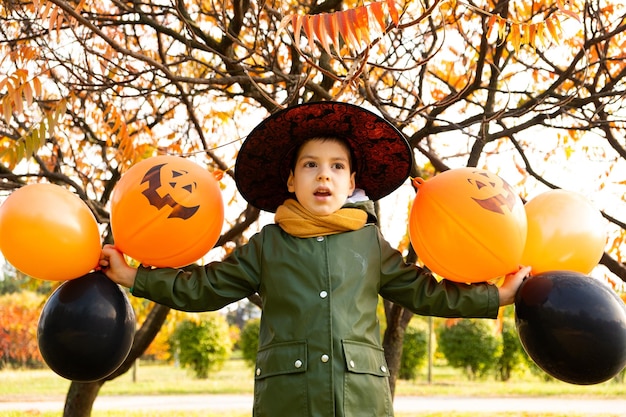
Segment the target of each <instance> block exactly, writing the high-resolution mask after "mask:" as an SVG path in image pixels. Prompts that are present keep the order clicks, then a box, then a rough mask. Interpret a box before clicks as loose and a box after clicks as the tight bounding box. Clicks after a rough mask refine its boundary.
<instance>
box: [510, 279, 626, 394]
mask: <svg viewBox="0 0 626 417" xmlns="http://www.w3.org/2000/svg"><path fill="white" fill-rule="evenodd" d="M515 322H516V327H517V331H518V335H519V338H520V341H521V342H522V345H523V346H524V349H525V350H526V352H527V353H528V356H530V358H531V359H532V360H533V361H534V362H535V363H536V364H537V365H538V366H539V367H540V368H541V369H543V370H544V371H545V372H546V373H547V374H549V375H551V376H553V377H554V378H557V379H559V380H561V381H564V382H568V383H571V384H578V385H590V384H597V383H600V382H604V381H607V380H609V379H610V378H612V377H614V376H615V375H617V374H618V373H619V372H620V371H621V370H622V369H624V367H625V366H626V306H625V305H624V302H623V301H622V300H621V299H620V298H619V297H618V295H617V294H616V293H615V292H614V291H613V290H612V289H611V288H610V287H609V286H608V285H607V284H605V283H603V282H601V281H599V280H597V279H594V278H591V277H588V276H587V275H584V274H581V273H578V272H572V271H551V272H544V273H541V274H538V275H535V276H533V277H530V278H527V279H526V280H525V281H524V282H523V283H522V285H521V287H520V289H519V291H518V293H517V296H516V299H515Z"/></svg>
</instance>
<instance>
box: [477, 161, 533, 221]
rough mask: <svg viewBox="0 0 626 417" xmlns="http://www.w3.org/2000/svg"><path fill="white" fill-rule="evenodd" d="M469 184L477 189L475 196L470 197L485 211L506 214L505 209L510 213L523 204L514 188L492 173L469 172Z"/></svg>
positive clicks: (482, 171)
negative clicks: (517, 205) (516, 206)
mask: <svg viewBox="0 0 626 417" xmlns="http://www.w3.org/2000/svg"><path fill="white" fill-rule="evenodd" d="M467 182H468V183H469V184H471V185H472V186H474V187H475V188H476V189H475V190H474V191H473V192H474V194H473V195H469V196H470V197H471V198H472V200H474V201H475V202H477V203H478V204H479V205H480V206H481V207H482V208H484V209H485V210H489V211H493V212H494V213H500V214H504V208H506V209H508V211H509V212H510V211H512V210H513V208H514V207H515V205H516V204H520V203H521V200H520V199H519V197H518V196H517V195H516V194H515V192H514V190H513V188H512V187H511V186H510V185H509V184H508V183H506V182H505V181H503V180H502V178H500V177H498V176H497V175H495V174H492V173H491V172H488V171H484V170H477V171H472V172H468V174H467Z"/></svg>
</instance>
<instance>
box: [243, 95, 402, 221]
mask: <svg viewBox="0 0 626 417" xmlns="http://www.w3.org/2000/svg"><path fill="white" fill-rule="evenodd" d="M314 137H336V138H340V139H343V140H345V141H347V142H348V144H349V145H350V147H351V149H352V156H353V158H354V161H353V162H354V163H355V164H356V172H357V174H356V187H357V188H361V189H363V190H365V193H366V194H367V195H368V197H369V198H370V199H371V200H379V199H381V198H383V197H384V196H386V195H388V194H390V193H391V192H393V191H394V190H396V189H397V188H398V187H399V186H400V185H402V184H403V183H404V181H405V180H406V179H407V178H408V176H409V174H410V172H411V165H412V161H413V159H412V154H411V148H410V146H409V144H408V143H407V141H406V139H405V138H404V136H403V135H402V133H401V132H400V131H398V129H396V128H395V127H394V126H393V125H392V124H390V123H389V122H387V121H386V120H385V119H383V118H382V117H380V116H378V115H376V114H375V113H372V112H371V111H369V110H366V109H363V108H361V107H359V106H356V105H353V104H348V103H340V102H332V101H322V102H314V103H306V104H300V105H297V106H293V107H288V108H286V109H283V110H280V111H278V112H276V113H274V114H272V115H271V116H269V117H268V118H267V119H265V120H264V121H263V122H261V123H260V124H259V125H258V126H256V127H255V128H254V129H253V130H252V132H250V134H249V135H248V137H247V139H246V140H245V141H244V143H243V144H242V145H241V149H240V150H239V155H238V156H237V161H236V163H235V182H236V184H237V188H238V189H239V192H240V193H241V195H242V196H243V198H245V199H246V201H248V203H250V204H251V205H253V206H255V207H257V208H258V209H260V210H265V211H269V212H275V211H276V209H277V208H278V206H280V205H281V204H283V202H284V201H285V200H286V199H288V198H293V195H292V194H291V193H289V191H288V190H287V179H288V178H289V172H290V169H291V166H290V165H291V162H292V160H293V158H294V152H295V150H296V149H298V147H299V146H300V144H301V143H302V142H303V141H305V140H307V139H311V138H314Z"/></svg>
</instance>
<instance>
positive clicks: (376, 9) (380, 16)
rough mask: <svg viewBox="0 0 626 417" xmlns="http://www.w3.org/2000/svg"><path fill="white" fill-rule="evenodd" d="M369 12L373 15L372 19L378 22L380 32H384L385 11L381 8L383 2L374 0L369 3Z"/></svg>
mask: <svg viewBox="0 0 626 417" xmlns="http://www.w3.org/2000/svg"><path fill="white" fill-rule="evenodd" d="M369 8H370V13H371V14H372V16H374V20H375V21H376V23H377V24H378V27H379V28H380V31H381V32H383V33H384V32H385V29H386V28H387V26H386V25H385V12H384V10H383V3H382V2H380V1H377V2H374V3H372V4H370V5H369Z"/></svg>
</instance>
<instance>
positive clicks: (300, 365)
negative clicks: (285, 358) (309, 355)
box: [293, 359, 302, 368]
mask: <svg viewBox="0 0 626 417" xmlns="http://www.w3.org/2000/svg"><path fill="white" fill-rule="evenodd" d="M293 365H294V366H295V367H296V368H302V361H301V360H300V359H298V360H297V361H296V362H295V363H294V364H293Z"/></svg>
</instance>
